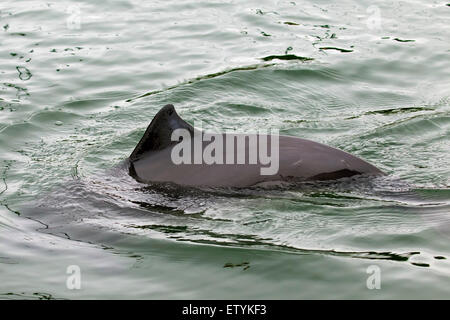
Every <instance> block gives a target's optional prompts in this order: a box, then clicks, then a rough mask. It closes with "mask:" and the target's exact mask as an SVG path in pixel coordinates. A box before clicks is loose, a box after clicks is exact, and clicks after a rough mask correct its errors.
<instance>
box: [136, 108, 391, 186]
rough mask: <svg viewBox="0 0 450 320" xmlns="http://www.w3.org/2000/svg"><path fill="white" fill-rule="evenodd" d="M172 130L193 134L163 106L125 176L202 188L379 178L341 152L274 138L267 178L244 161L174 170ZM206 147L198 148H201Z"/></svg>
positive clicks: (371, 168)
mask: <svg viewBox="0 0 450 320" xmlns="http://www.w3.org/2000/svg"><path fill="white" fill-rule="evenodd" d="M178 128H184V129H187V130H189V132H190V134H191V135H193V133H194V131H195V129H194V128H193V127H192V126H191V125H190V124H188V123H187V122H185V121H184V120H183V119H181V118H180V117H179V116H178V114H177V113H176V111H175V108H174V106H173V105H170V104H169V105H166V106H164V107H163V108H162V109H161V110H160V111H159V112H158V113H157V114H156V116H155V117H154V119H153V120H152V122H151V123H150V125H149V126H148V128H147V130H146V131H145V133H144V135H143V137H142V138H141V140H140V141H139V143H138V144H137V146H136V148H135V149H134V151H133V152H132V153H131V155H130V158H129V160H130V167H129V172H130V175H131V176H133V177H134V178H135V179H136V180H138V181H140V182H143V183H152V182H173V183H176V184H179V185H185V186H208V187H249V186H254V185H256V184H259V183H266V182H272V181H286V180H287V181H292V180H334V179H340V178H344V177H350V176H353V175H357V174H369V175H384V173H383V172H382V171H381V170H380V169H378V168H376V167H375V166H373V165H371V164H370V163H368V162H366V161H364V160H362V159H360V158H357V157H355V156H353V155H351V154H349V153H347V152H344V151H341V150H339V149H336V148H332V147H329V146H326V145H324V144H321V143H317V142H313V141H310V140H306V139H300V138H296V137H289V136H279V170H278V172H277V173H276V174H273V175H261V171H260V168H261V167H268V165H261V164H259V163H258V164H248V161H246V164H209V165H208V164H205V163H202V164H179V165H176V164H174V163H173V161H172V159H171V152H172V148H173V147H174V146H175V145H176V144H177V143H179V142H178V141H176V142H174V141H171V135H172V132H173V130H175V129H178ZM225 135H228V134H224V135H223V137H224V138H225ZM233 135H235V134H233ZM269 141H270V139H269ZM208 144H209V142H206V143H203V148H205V147H206V146H207V145H208ZM246 146H247V147H248V144H246ZM269 150H270V148H269ZM235 151H236V146H235ZM248 151H249V150H246V152H247V153H246V154H247V157H246V159H247V160H248ZM235 154H236V152H235Z"/></svg>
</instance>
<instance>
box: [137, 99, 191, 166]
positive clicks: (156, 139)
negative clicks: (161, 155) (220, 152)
mask: <svg viewBox="0 0 450 320" xmlns="http://www.w3.org/2000/svg"><path fill="white" fill-rule="evenodd" d="M180 128H184V129H187V130H189V131H190V132H191V134H192V133H193V132H194V128H193V127H192V126H191V125H190V124H189V123H187V122H186V121H184V120H183V119H181V118H180V116H179V115H178V114H177V112H176V111H175V108H174V106H173V105H171V104H167V105H165V106H164V107H162V108H161V110H159V111H158V113H157V114H156V115H155V117H154V118H153V120H152V122H151V123H150V124H149V126H148V127H147V130H145V133H144V135H143V136H142V138H141V140H140V141H139V143H138V144H137V146H136V147H135V148H134V150H133V152H132V153H131V155H130V160H131V161H135V160H137V159H139V158H140V156H141V155H143V154H144V153H146V152H148V151H156V150H161V149H164V148H166V147H168V146H170V145H171V144H174V143H176V141H172V140H171V136H172V132H173V131H174V130H175V129H180Z"/></svg>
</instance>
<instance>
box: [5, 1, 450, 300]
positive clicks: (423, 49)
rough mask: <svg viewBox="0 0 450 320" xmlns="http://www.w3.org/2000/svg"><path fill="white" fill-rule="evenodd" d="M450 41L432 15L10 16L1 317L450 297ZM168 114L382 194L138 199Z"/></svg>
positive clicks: (247, 6) (379, 9)
mask: <svg viewBox="0 0 450 320" xmlns="http://www.w3.org/2000/svg"><path fill="white" fill-rule="evenodd" d="M78 17H80V20H79V21H78V20H77V18H78ZM78 22H79V24H78ZM449 22H450V6H449V5H448V4H447V3H446V2H443V1H425V0H423V1H414V0H408V1H402V2H396V1H395V2H388V1H375V2H374V1H351V0H344V1H335V2H334V3H329V2H328V1H302V2H300V1H295V2H294V1H263V2H262V1H240V2H238V1H208V2H201V1H192V0H186V1H176V2H175V1H174V2H167V1H151V2H144V1H136V0H123V1H102V2H101V3H100V2H95V1H66V2H59V1H58V2H41V1H13V2H12V1H9V2H2V3H1V4H0V77H1V81H0V87H1V90H0V172H1V176H0V178H1V181H0V205H1V206H0V298H5V299H14V298H30V299H48V298H68V299H78V298H89V299H92V298H138V299H145V298H151V299H161V298H169V299H172V298H176V299H198V298H203V299H218V298H233V299H234V298H254V299H259V298H274V299H280V298H286V299H298V298H305V299H309V298H326V299H335V298H346V299H360V298H362V299H366V298H369V299H390V298H400V299H404V298H447V299H448V298H450V247H449V240H450V237H449V233H450V215H449V213H450V189H449V186H450V172H449V171H450V170H449V168H450V160H449V159H450V157H449V151H450V142H449V141H450V140H449V138H450V90H449V88H450V59H449V54H450V45H449V43H450V36H449V33H448V25H449ZM167 103H173V104H174V105H175V107H176V108H177V111H178V113H179V114H180V115H181V116H182V117H183V118H184V119H186V120H188V121H189V122H191V123H192V122H193V121H194V120H202V121H203V125H204V127H207V126H211V127H215V128H220V129H221V130H233V129H240V130H242V129H244V130H249V131H252V130H253V131H254V130H258V129H261V128H276V129H279V130H280V133H281V134H286V135H293V136H298V137H302V138H307V139H311V140H314V141H318V142H322V143H325V144H328V145H331V146H334V147H338V148H340V149H343V150H345V151H347V152H350V153H353V154H355V155H357V156H360V157H363V158H365V159H367V160H368V161H370V162H371V163H373V164H375V165H376V166H378V167H379V168H381V169H382V170H384V171H385V172H386V173H388V176H387V177H384V178H379V179H375V180H367V179H347V180H344V181H340V182H336V183H331V184H311V185H304V186H303V187H301V188H291V187H289V188H281V187H280V188H276V189H272V190H259V189H257V190H255V189H248V190H214V191H204V190H193V189H182V190H180V189H179V188H176V187H174V186H160V187H157V188H145V187H144V186H142V185H140V184H139V183H137V182H136V181H134V180H133V179H132V178H130V177H129V176H128V175H127V174H126V171H125V170H123V169H121V168H120V166H119V167H117V165H118V164H120V163H121V161H122V160H123V159H125V158H126V157H127V156H128V155H129V154H130V152H131V151H132V150H133V148H134V146H135V145H136V143H137V141H138V140H139V138H140V137H141V135H142V133H143V131H144V130H145V128H146V126H147V125H148V123H149V122H150V121H151V119H152V118H153V116H154V114H155V113H156V112H157V111H158V110H159V108H160V107H162V106H163V105H164V104H167ZM70 265H77V266H79V267H80V270H81V289H80V290H69V289H68V288H67V286H66V280H67V277H68V276H69V275H68V274H67V273H66V271H67V267H68V266H70ZM373 265H375V266H377V267H378V268H379V270H380V279H381V288H380V289H373V290H369V289H368V287H367V285H366V282H367V279H368V277H369V276H370V275H371V274H369V273H367V270H368V267H369V266H373Z"/></svg>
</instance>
